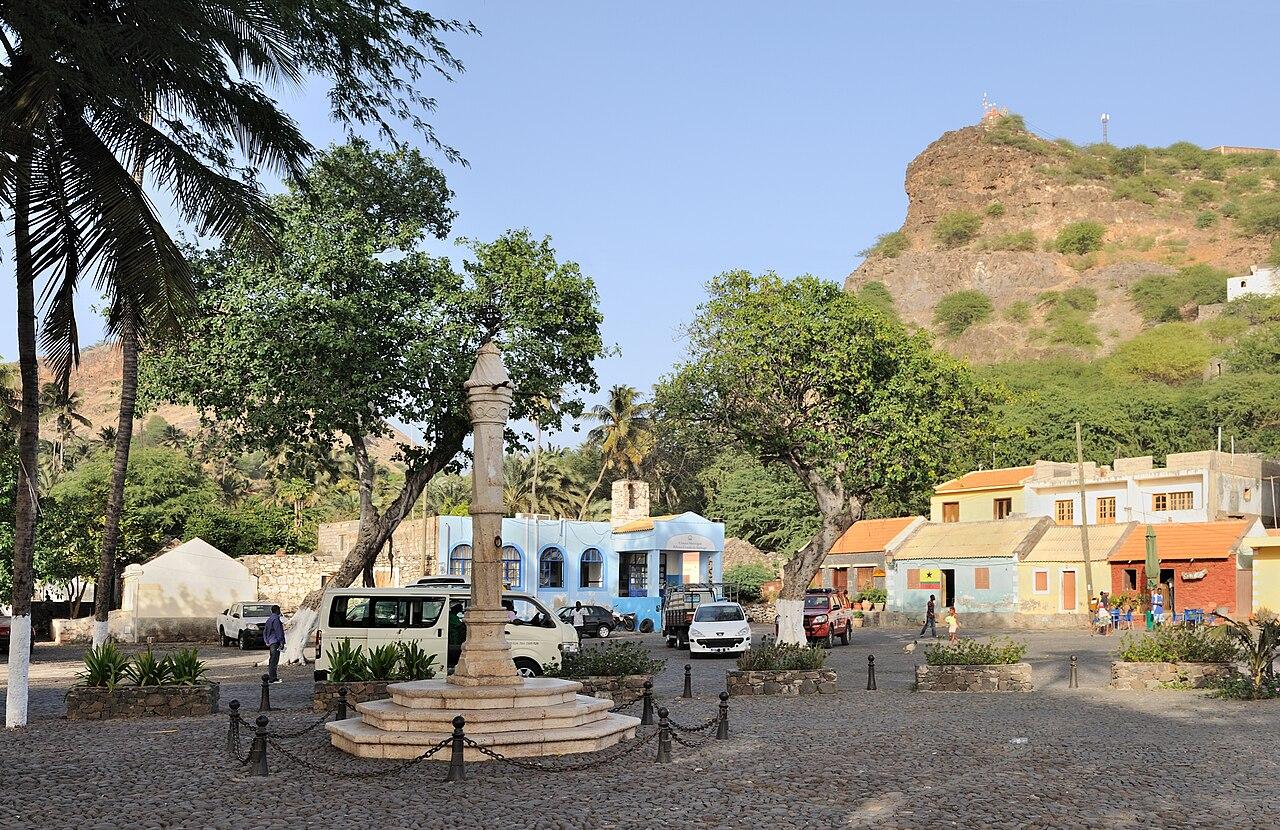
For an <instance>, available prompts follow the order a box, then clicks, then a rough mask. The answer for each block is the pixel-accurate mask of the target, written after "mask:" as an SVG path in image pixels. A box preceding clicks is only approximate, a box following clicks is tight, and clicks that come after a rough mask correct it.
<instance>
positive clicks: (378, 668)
mask: <svg viewBox="0 0 1280 830" xmlns="http://www.w3.org/2000/svg"><path fill="white" fill-rule="evenodd" d="M399 662H400V646H399V644H397V643H383V644H382V645H380V646H378V647H377V648H375V649H370V651H369V678H370V679H372V680H394V679H395V677H396V664H397V663H399Z"/></svg>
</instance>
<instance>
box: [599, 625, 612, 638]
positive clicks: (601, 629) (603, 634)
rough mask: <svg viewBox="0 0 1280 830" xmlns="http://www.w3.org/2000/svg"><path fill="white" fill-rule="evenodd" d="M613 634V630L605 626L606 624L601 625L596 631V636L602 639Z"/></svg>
mask: <svg viewBox="0 0 1280 830" xmlns="http://www.w3.org/2000/svg"><path fill="white" fill-rule="evenodd" d="M612 633H613V629H612V628H610V627H609V626H607V625H605V624H604V623H600V627H599V628H597V629H596V636H597V637H600V638H601V639H603V638H606V637H608V636H609V635H610V634H612Z"/></svg>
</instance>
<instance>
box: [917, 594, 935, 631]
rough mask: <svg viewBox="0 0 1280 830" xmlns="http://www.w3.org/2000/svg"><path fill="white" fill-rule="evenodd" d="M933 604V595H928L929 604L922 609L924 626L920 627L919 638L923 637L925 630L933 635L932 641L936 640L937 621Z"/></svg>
mask: <svg viewBox="0 0 1280 830" xmlns="http://www.w3.org/2000/svg"><path fill="white" fill-rule="evenodd" d="M934 602H935V599H934V596H933V594H929V604H928V605H926V606H925V608H924V625H922V626H920V636H921V637H923V636H924V632H925V630H926V629H927V630H928V631H929V632H930V633H931V634H932V635H933V639H935V640H936V639H938V619H937V612H936V611H935V610H934V609H935V606H934Z"/></svg>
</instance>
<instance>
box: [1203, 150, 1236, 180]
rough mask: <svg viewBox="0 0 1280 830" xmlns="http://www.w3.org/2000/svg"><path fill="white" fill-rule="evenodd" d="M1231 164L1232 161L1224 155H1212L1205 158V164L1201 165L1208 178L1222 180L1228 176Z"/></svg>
mask: <svg viewBox="0 0 1280 830" xmlns="http://www.w3.org/2000/svg"><path fill="white" fill-rule="evenodd" d="M1230 166H1231V162H1229V161H1227V159H1226V158H1225V157H1223V156H1210V157H1209V158H1207V159H1205V162H1204V164H1202V165H1200V172H1201V173H1202V174H1203V175H1204V177H1205V178H1206V179H1213V180H1214V181H1215V182H1220V181H1222V180H1223V179H1225V178H1226V176H1227V168H1228V167H1230Z"/></svg>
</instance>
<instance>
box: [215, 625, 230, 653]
mask: <svg viewBox="0 0 1280 830" xmlns="http://www.w3.org/2000/svg"><path fill="white" fill-rule="evenodd" d="M230 642H231V641H230V640H228V639H227V632H226V631H225V630H224V629H223V627H222V626H218V645H220V646H222V647H223V648H226V647H227V644H228V643H230Z"/></svg>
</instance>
